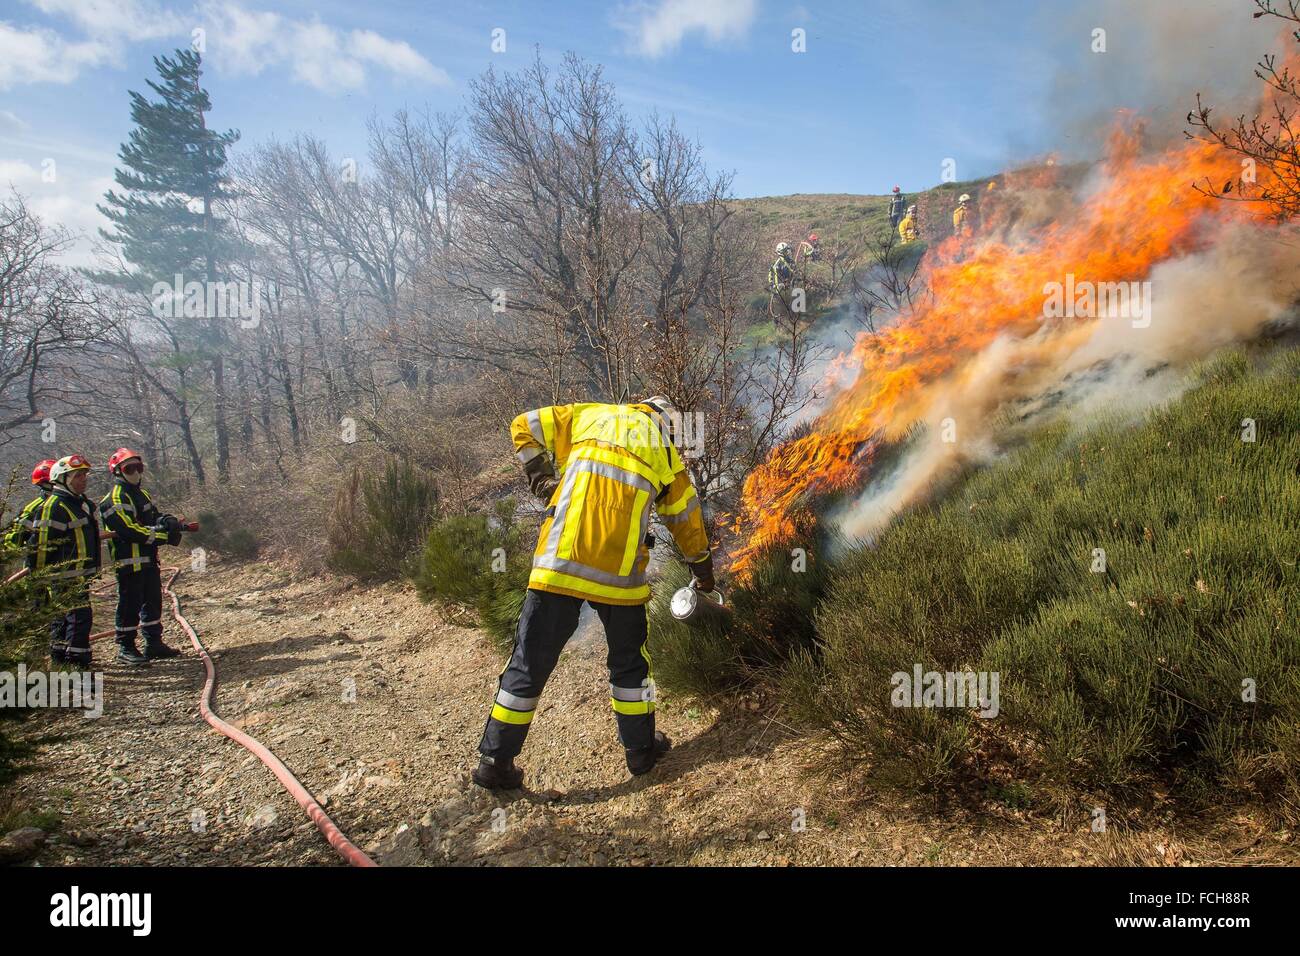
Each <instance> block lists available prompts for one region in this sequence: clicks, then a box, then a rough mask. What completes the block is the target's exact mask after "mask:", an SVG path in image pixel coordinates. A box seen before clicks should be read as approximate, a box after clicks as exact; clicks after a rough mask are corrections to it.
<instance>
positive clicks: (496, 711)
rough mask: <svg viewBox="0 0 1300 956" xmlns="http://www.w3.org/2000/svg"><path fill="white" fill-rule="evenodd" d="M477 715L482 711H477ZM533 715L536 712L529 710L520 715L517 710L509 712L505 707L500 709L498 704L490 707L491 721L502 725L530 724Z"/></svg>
mask: <svg viewBox="0 0 1300 956" xmlns="http://www.w3.org/2000/svg"><path fill="white" fill-rule="evenodd" d="M479 713H482V711H479ZM534 713H536V711H531V710H530V711H526V712H524V713H520V712H519V711H517V710H510V709H509V708H507V707H502V706H501V705H500V704H493V705H492V719H493V720H499V721H501V723H503V724H531V723H532V722H533V714H534Z"/></svg>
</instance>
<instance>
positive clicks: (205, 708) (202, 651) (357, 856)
mask: <svg viewBox="0 0 1300 956" xmlns="http://www.w3.org/2000/svg"><path fill="white" fill-rule="evenodd" d="M197 527H198V526H197V525H194V526H193V528H194V529H197ZM158 570H159V571H160V572H161V571H169V572H171V577H169V578H168V579H167V583H166V584H164V585H163V593H164V594H165V595H167V597H168V598H170V599H171V602H172V617H174V618H175V619H176V623H178V624H179V625H180V626H181V629H182V630H184V631H185V633H186V634H187V635H188V636H189V639H190V643H191V644H193V645H194V650H195V651H196V652H197V653H198V655H199V657H200V658H201V659H202V660H203V668H204V671H205V672H206V677H205V680H204V682H203V692H202V694H200V695H199V713H200V714H201V715H202V716H203V719H204V720H205V721H207V723H208V725H209V726H211V727H212V728H213V729H214V730H216V731H217V732H218V733H220V734H222V735H224V736H226V737H229V738H230V739H231V740H233V741H234V742H235V743H237V744H239V745H240V746H241V747H243V748H244V749H245V750H247V751H248V752H249V753H251V754H253V756H255V757H257V759H258V760H260V761H262V763H263V764H265V765H266V767H267V768H268V769H269V770H270V771H271V773H273V774H274V775H275V778H276V779H277V780H279V781H280V784H281V786H283V787H284V789H285V790H286V791H288V793H289V796H291V797H293V799H294V801H295V802H297V804H298V806H300V807H302V809H303V810H304V811H305V812H306V814H307V816H308V817H309V818H310V819H311V822H312V823H314V824H315V825H316V829H318V830H320V832H321V833H322V834H323V835H324V837H325V839H326V840H327V841H329V845H330V846H332V847H333V848H334V850H335V852H337V853H338V854H339V856H341V857H343V859H344V860H345V861H347V862H348V863H349V864H350V865H352V866H363V867H371V866H377V865H378V864H376V863H375V861H374V860H372V859H371V858H370V857H369V856H367V855H366V854H365V852H364V851H362V850H361V849H359V848H358V847H357V846H356V845H355V844H353V843H352V841H351V840H349V839H348V838H347V837H346V836H344V834H343V831H342V830H340V829H339V828H338V826H337V825H336V824H335V823H334V821H333V820H331V819H330V818H329V815H328V814H327V813H326V812H325V810H324V809H323V808H322V807H321V805H320V804H319V803H317V802H316V798H315V797H313V796H312V795H311V793H310V792H309V791H308V790H307V788H306V787H304V786H303V785H302V783H301V781H299V780H298V778H297V777H295V776H294V775H293V771H292V770H290V769H289V768H288V767H286V766H285V765H284V762H283V761H282V760H280V758H279V757H277V756H276V755H275V754H274V753H273V752H272V751H271V750H270V749H269V748H268V747H267V746H266V745H265V744H263V743H262V742H261V741H259V740H258V739H257V738H255V737H252V736H249V735H248V734H246V733H244V732H243V731H242V730H240V729H239V728H238V727H234V726H232V725H230V724H228V723H226V722H225V721H224V720H222V719H221V717H219V716H218V715H217V713H216V711H214V710H213V709H212V695H213V693H214V692H215V691H216V686H217V667H216V664H214V663H213V661H212V657H211V656H210V655H209V654H208V649H207V648H206V647H204V646H203V641H201V640H200V639H199V634H198V632H197V631H196V630H194V627H193V625H191V624H190V622H189V621H188V620H186V619H185V615H184V614H182V613H181V602H180V598H179V597H177V596H176V592H175V591H173V590H172V585H173V584H174V583H175V582H176V579H177V578H178V577H179V576H180V573H181V569H180V568H162V567H160V568H159V569H158ZM27 573H28V569H27V568H23V569H22V570H21V571H18V572H17V573H15V574H13V575H11V576H10V577H9V578H8V579H7V580H6V581H5V583H6V584H8V583H11V582H13V581H17V580H19V579H20V578H22V577H24V576H25V575H26V574H27ZM113 633H115V632H114V631H100V632H99V633H97V634H92V635H90V640H92V641H96V640H99V639H101V638H104V637H107V636H108V635H110V634H113Z"/></svg>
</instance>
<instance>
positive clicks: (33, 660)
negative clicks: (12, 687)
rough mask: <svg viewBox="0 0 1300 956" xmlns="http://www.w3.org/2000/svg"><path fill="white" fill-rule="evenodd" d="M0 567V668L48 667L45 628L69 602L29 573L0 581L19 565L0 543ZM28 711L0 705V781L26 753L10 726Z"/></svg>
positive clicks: (14, 551)
mask: <svg viewBox="0 0 1300 956" xmlns="http://www.w3.org/2000/svg"><path fill="white" fill-rule="evenodd" d="M0 567H3V568H4V576H3V578H0V671H6V672H9V673H13V672H14V671H15V670H16V669H17V667H18V665H19V664H26V665H27V667H28V668H39V669H42V670H44V669H48V668H50V667H51V666H52V665H51V664H50V659H49V657H48V656H47V648H48V646H49V645H48V640H49V638H48V631H47V630H46V627H47V625H48V622H49V621H50V620H52V619H53V618H54V617H55V616H56V615H57V614H58V613H59V611H60V609H62V610H65V611H66V610H68V609H69V607H70V602H69V601H68V600H67V599H66V597H62V596H60V592H58V591H54V592H51V590H50V587H49V584H48V581H46V580H41V579H33V578H32V577H31V576H30V575H28V576H25V577H23V578H20V579H19V580H17V581H14V582H12V583H4V578H7V577H8V576H9V575H11V574H13V573H14V572H15V571H17V570H18V569H19V568H21V567H22V555H21V554H20V553H19V552H18V551H17V549H10V548H8V547H5V546H4V545H0ZM29 713H30V711H29V710H27V709H26V708H15V707H0V783H3V782H4V781H6V780H8V779H9V778H10V777H11V776H12V775H13V774H14V772H15V771H16V770H17V761H18V760H19V759H20V758H21V757H22V756H23V755H24V754H25V752H26V748H24V747H20V746H19V745H18V744H17V743H16V742H15V741H14V739H13V734H12V729H13V728H14V726H15V725H16V723H17V721H19V720H21V719H22V718H24V717H25V716H27V715H28V714H29Z"/></svg>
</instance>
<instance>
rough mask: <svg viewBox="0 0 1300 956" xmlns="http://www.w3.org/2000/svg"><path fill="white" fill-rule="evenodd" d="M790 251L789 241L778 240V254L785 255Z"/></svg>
mask: <svg viewBox="0 0 1300 956" xmlns="http://www.w3.org/2000/svg"><path fill="white" fill-rule="evenodd" d="M789 251H790V243H788V242H778V243H777V244H776V254H777V255H778V256H783V255H785V254H786V253H787V252H789Z"/></svg>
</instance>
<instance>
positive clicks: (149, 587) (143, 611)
mask: <svg viewBox="0 0 1300 956" xmlns="http://www.w3.org/2000/svg"><path fill="white" fill-rule="evenodd" d="M116 624H117V643H118V644H119V645H120V646H122V647H133V646H134V645H135V636H136V634H137V633H139V634H141V635H142V636H143V637H144V642H145V644H146V645H150V644H158V643H160V642H161V641H162V574H161V572H159V570H158V567H157V565H145V566H144V567H142V568H141V569H140V570H139V571H119V572H118V573H117V621H116Z"/></svg>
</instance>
